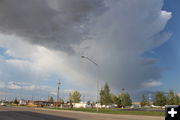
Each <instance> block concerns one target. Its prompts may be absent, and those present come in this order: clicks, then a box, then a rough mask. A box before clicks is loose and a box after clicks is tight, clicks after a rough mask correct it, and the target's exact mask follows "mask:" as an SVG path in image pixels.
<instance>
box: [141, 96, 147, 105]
mask: <svg viewBox="0 0 180 120" xmlns="http://www.w3.org/2000/svg"><path fill="white" fill-rule="evenodd" d="M148 103H149V102H148V101H147V100H146V98H145V96H144V95H143V96H142V100H141V106H146V105H148Z"/></svg>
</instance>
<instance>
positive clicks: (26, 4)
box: [0, 0, 106, 53]
mask: <svg viewBox="0 0 180 120" xmlns="http://www.w3.org/2000/svg"><path fill="white" fill-rule="evenodd" d="M105 9H106V8H105V4H104V2H103V0H1V1H0V32H1V33H4V34H15V35H17V36H20V37H23V39H24V40H27V41H29V42H31V43H34V44H38V45H42V46H45V47H48V48H51V49H59V50H63V51H66V52H69V53H72V52H73V49H72V47H71V45H73V44H79V43H80V42H81V41H83V40H84V39H85V38H86V37H87V34H88V25H89V24H90V21H91V19H92V18H94V17H95V16H98V15H101V14H102V13H103V11H104V10H105Z"/></svg>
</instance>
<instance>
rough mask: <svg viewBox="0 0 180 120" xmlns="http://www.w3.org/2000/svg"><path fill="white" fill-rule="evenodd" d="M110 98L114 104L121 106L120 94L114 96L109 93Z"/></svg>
mask: <svg viewBox="0 0 180 120" xmlns="http://www.w3.org/2000/svg"><path fill="white" fill-rule="evenodd" d="M111 98H112V101H113V103H114V104H116V105H117V106H118V107H121V98H120V95H119V96H115V95H113V94H111Z"/></svg>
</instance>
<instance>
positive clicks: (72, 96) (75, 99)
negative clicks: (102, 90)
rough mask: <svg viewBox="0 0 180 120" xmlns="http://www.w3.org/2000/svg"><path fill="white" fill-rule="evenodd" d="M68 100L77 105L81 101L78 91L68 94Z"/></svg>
mask: <svg viewBox="0 0 180 120" xmlns="http://www.w3.org/2000/svg"><path fill="white" fill-rule="evenodd" d="M69 100H70V101H71V102H74V103H79V102H80V101H81V94H80V92H78V91H74V92H73V93H70V95H69Z"/></svg>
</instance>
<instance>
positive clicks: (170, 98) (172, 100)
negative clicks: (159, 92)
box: [167, 90, 180, 105]
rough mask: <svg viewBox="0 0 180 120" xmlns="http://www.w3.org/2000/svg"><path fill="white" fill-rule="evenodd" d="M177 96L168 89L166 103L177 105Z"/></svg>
mask: <svg viewBox="0 0 180 120" xmlns="http://www.w3.org/2000/svg"><path fill="white" fill-rule="evenodd" d="M179 101H180V100H179V97H178V96H177V95H175V94H174V91H173V90H170V91H169V93H168V96H167V104H168V105H179Z"/></svg>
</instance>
